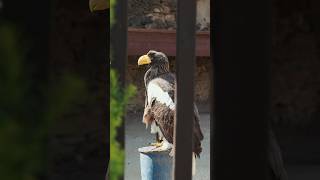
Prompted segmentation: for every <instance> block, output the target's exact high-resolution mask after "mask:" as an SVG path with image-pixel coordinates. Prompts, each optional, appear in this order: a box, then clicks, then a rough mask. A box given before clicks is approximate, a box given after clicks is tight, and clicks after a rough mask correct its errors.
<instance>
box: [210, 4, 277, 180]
mask: <svg viewBox="0 0 320 180" xmlns="http://www.w3.org/2000/svg"><path fill="white" fill-rule="evenodd" d="M212 3H213V14H212V20H213V21H212V23H213V26H212V28H211V30H212V31H213V33H212V39H214V41H212V39H211V41H212V44H213V46H212V48H213V55H214V57H213V59H214V62H213V63H214V75H213V78H214V109H212V111H214V115H215V121H214V130H213V138H214V139H213V146H211V148H213V154H211V155H212V156H213V167H214V174H213V179H214V180H231V179H232V180H234V179H246V180H257V179H259V180H264V179H266V175H267V174H266V173H267V153H266V150H267V120H268V115H269V99H270V97H269V95H270V90H269V88H270V85H269V70H270V69H269V64H270V62H269V61H270V56H271V53H270V52H271V15H270V10H271V2H269V1H268V0H262V1H259V2H258V1H255V0H244V1H238V0H216V1H213V2H212ZM212 100H213V99H212Z"/></svg>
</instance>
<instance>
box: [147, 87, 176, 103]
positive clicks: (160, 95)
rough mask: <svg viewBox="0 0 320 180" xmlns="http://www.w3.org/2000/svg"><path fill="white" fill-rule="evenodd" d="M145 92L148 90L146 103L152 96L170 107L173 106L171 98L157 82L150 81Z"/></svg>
mask: <svg viewBox="0 0 320 180" xmlns="http://www.w3.org/2000/svg"><path fill="white" fill-rule="evenodd" d="M147 92H148V103H150V101H151V99H152V98H156V100H157V101H159V102H160V103H162V104H165V105H167V106H169V108H170V109H174V108H175V104H174V102H173V100H172V99H171V97H170V95H169V94H168V92H164V91H163V90H162V88H161V87H160V86H158V85H157V84H155V83H153V82H150V83H149V84H148V89H147Z"/></svg>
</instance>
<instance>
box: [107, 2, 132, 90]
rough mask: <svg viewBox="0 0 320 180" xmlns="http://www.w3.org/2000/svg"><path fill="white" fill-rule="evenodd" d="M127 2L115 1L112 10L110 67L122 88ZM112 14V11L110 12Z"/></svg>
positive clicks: (126, 36) (125, 59)
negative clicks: (116, 75) (117, 76)
mask: <svg viewBox="0 0 320 180" xmlns="http://www.w3.org/2000/svg"><path fill="white" fill-rule="evenodd" d="M127 4H128V1H127V0H121V1H116V5H115V7H114V8H112V9H114V18H115V19H114V24H113V25H112V28H111V36H110V40H111V55H112V62H111V67H112V68H114V69H116V70H117V72H118V74H119V83H120V84H121V86H122V87H124V84H125V70H126V67H127V48H128V45H127V42H128V41H127V39H128V35H127V31H128V25H127V12H128V9H127ZM111 13H112V11H111Z"/></svg>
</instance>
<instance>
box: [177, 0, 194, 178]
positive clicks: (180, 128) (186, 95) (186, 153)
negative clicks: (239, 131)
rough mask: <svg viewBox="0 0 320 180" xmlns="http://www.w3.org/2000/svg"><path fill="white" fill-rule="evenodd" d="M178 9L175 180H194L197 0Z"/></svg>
mask: <svg viewBox="0 0 320 180" xmlns="http://www.w3.org/2000/svg"><path fill="white" fill-rule="evenodd" d="M177 8H178V14H177V17H178V18H177V20H178V21H177V27H178V29H177V61H176V67H177V69H176V75H177V83H176V85H177V87H176V95H175V97H176V100H175V102H176V105H177V106H176V108H177V109H176V118H175V131H174V146H175V156H174V175H173V179H175V180H180V179H183V180H191V179H192V137H193V136H192V130H193V129H192V128H193V118H194V114H193V113H194V111H193V108H194V106H193V96H194V94H193V91H194V66H195V19H196V9H195V8H196V1H195V0H184V1H182V0H178V5H177Z"/></svg>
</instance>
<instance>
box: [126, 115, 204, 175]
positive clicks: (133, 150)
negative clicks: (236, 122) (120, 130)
mask: <svg viewBox="0 0 320 180" xmlns="http://www.w3.org/2000/svg"><path fill="white" fill-rule="evenodd" d="M200 116H201V117H200V118H201V119H200V126H201V129H202V132H203V134H204V140H203V141H202V148H203V151H202V153H201V158H200V159H197V161H196V175H195V176H194V178H193V179H194V180H209V177H210V115H209V114H208V113H201V114H200ZM154 138H155V137H154V135H153V134H151V133H150V129H148V130H146V129H145V125H144V124H143V123H142V113H141V114H128V115H127V117H126V124H125V149H126V159H125V180H140V179H141V178H140V159H139V152H138V148H140V147H144V146H147V145H148V143H150V142H154Z"/></svg>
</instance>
